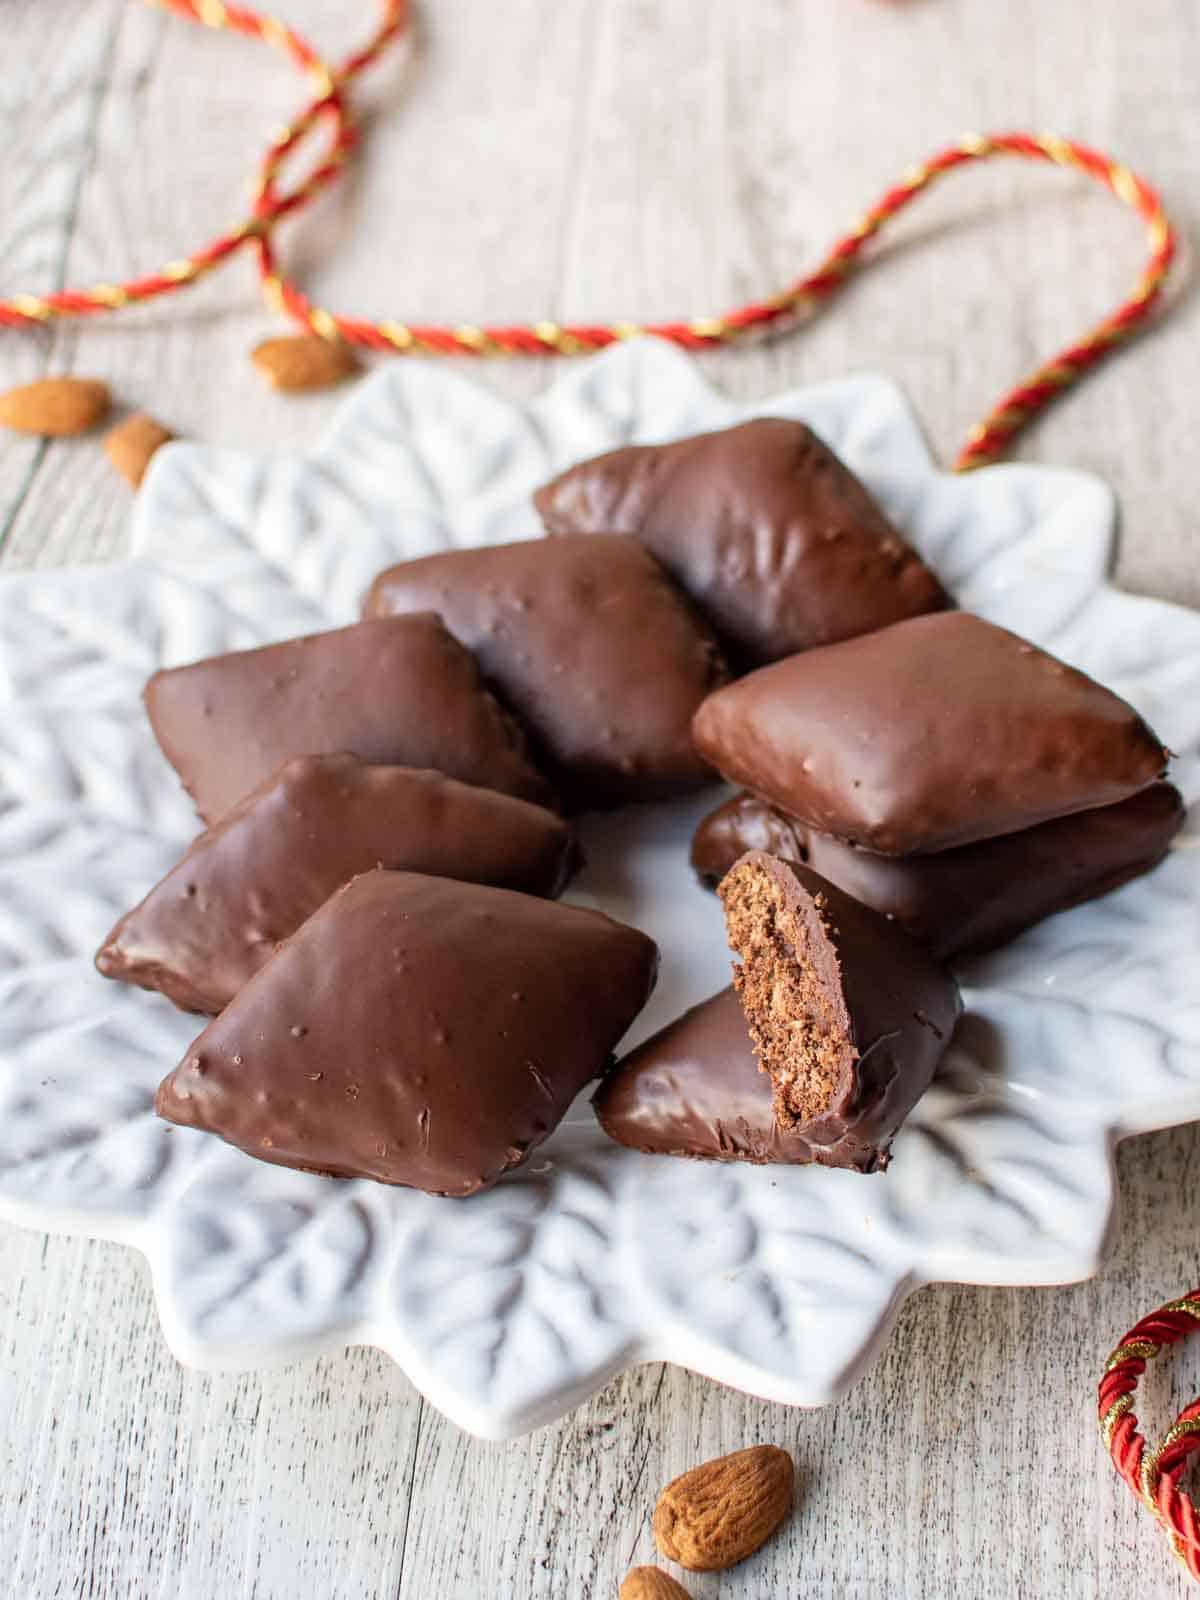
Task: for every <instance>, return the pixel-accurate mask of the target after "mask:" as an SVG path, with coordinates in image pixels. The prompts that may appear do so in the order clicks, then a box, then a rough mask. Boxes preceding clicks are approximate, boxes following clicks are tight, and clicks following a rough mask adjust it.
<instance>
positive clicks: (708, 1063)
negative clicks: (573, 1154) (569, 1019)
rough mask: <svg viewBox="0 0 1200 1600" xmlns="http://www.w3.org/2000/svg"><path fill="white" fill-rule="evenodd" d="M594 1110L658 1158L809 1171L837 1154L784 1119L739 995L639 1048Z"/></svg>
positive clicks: (705, 1006) (706, 1004) (704, 1008)
mask: <svg viewBox="0 0 1200 1600" xmlns="http://www.w3.org/2000/svg"><path fill="white" fill-rule="evenodd" d="M592 1103H593V1105H594V1106H595V1110H596V1116H597V1117H598V1118H599V1120H600V1126H601V1127H602V1128H603V1129H604V1131H605V1133H607V1134H608V1136H609V1138H610V1139H615V1140H616V1142H617V1143H618V1144H624V1145H628V1146H629V1147H630V1149H633V1150H643V1151H645V1152H646V1153H647V1154H648V1155H663V1156H694V1157H697V1158H701V1159H704V1160H708V1161H753V1162H756V1163H759V1164H761V1163H765V1162H775V1161H778V1162H786V1163H792V1164H794V1165H801V1166H803V1165H805V1164H807V1163H809V1162H812V1161H822V1160H826V1159H827V1158H828V1156H829V1154H830V1150H829V1147H823V1146H820V1145H812V1144H810V1143H809V1142H808V1140H807V1139H806V1138H805V1137H804V1135H803V1134H802V1133H797V1132H796V1131H795V1129H786V1130H785V1129H783V1128H781V1127H780V1126H779V1124H778V1123H777V1122H776V1120H775V1108H774V1104H773V1101H772V1090H771V1080H770V1078H769V1077H768V1076H767V1075H766V1073H765V1072H763V1070H762V1069H761V1068H760V1066H759V1064H758V1059H757V1057H756V1056H755V1054H754V1046H753V1045H752V1044H751V1042H750V1031H749V1028H748V1027H747V1025H746V1014H745V1012H744V1011H743V1010H742V1007H741V1002H740V1001H739V1000H738V997H737V995H736V994H735V993H734V991H733V990H732V989H723V990H722V991H721V993H720V994H716V995H713V997H712V999H711V1000H705V1001H703V1002H702V1004H700V1005H698V1006H693V1007H692V1009H691V1010H690V1011H685V1012H684V1014H683V1015H682V1016H681V1017H677V1018H676V1019H675V1021H674V1022H671V1023H668V1025H667V1026H666V1027H665V1028H663V1029H661V1030H660V1031H659V1032H658V1033H656V1034H654V1035H653V1037H652V1038H649V1039H647V1040H646V1041H645V1043H644V1044H640V1045H639V1046H638V1047H637V1049H636V1050H633V1051H631V1052H630V1054H629V1055H627V1056H626V1057H625V1058H624V1060H623V1061H621V1062H620V1063H619V1064H618V1065H617V1066H616V1067H615V1068H614V1069H613V1071H612V1072H610V1073H609V1074H608V1076H607V1077H606V1078H605V1079H604V1082H603V1083H602V1084H601V1085H600V1088H599V1089H598V1090H597V1091H596V1095H595V1097H594V1099H593V1102H592ZM832 1153H833V1154H834V1155H835V1156H836V1155H837V1153H838V1152H837V1150H836V1148H834V1149H833V1151H832ZM833 1164H834V1165H840V1164H841V1163H839V1162H836V1161H835V1162H834V1163H833Z"/></svg>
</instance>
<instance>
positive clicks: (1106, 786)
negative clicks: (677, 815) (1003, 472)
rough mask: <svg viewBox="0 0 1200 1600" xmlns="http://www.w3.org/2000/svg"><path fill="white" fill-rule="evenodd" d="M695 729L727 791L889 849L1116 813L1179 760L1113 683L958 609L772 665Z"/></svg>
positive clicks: (939, 845) (701, 714)
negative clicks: (1108, 810) (751, 795)
mask: <svg viewBox="0 0 1200 1600" xmlns="http://www.w3.org/2000/svg"><path fill="white" fill-rule="evenodd" d="M693 732H694V734H695V738H696V743H697V745H698V747H699V749H700V751H701V753H702V754H703V755H704V756H706V757H707V758H708V760H710V761H711V762H712V763H713V765H714V766H715V767H717V768H718V769H719V770H720V771H721V773H722V774H723V775H724V776H725V777H726V778H728V779H729V780H730V781H731V782H733V783H737V784H739V785H741V786H743V787H745V788H747V789H750V790H753V791H754V792H755V793H756V794H759V795H762V796H763V797H764V798H765V799H767V800H769V801H770V802H771V804H772V805H774V806H778V807H779V808H780V809H781V810H783V811H785V812H787V813H788V814H789V815H791V816H796V817H799V818H801V819H802V820H803V821H804V822H806V823H808V824H809V825H810V826H811V827H814V828H818V829H820V831H821V832H822V833H830V834H833V835H834V836H835V837H836V838H839V839H845V840H848V841H850V842H852V843H854V844H858V845H862V846H864V847H865V848H867V849H869V850H877V851H880V852H882V853H883V854H885V855H908V854H911V853H914V852H919V851H935V850H948V849H951V848H952V847H954V846H956V845H962V844H969V843H970V842H971V841H972V840H975V839H988V838H992V837H994V836H995V835H997V834H1003V833H1015V832H1017V831H1018V830H1019V829H1021V828H1028V827H1032V826H1033V825H1034V824H1036V823H1039V822H1044V821H1046V820H1047V819H1048V818H1050V817H1057V816H1065V815H1066V814H1068V813H1070V812H1074V811H1086V810H1090V809H1091V808H1092V807H1095V806H1104V805H1113V804H1116V802H1117V801H1120V800H1124V799H1126V798H1127V797H1128V796H1129V795H1131V794H1136V793H1137V791H1138V790H1139V789H1144V788H1146V787H1147V786H1148V785H1149V784H1151V783H1153V782H1154V781H1155V780H1156V779H1158V778H1161V777H1162V775H1163V773H1164V772H1165V770H1166V765H1167V761H1168V759H1169V755H1170V752H1169V751H1167V750H1166V749H1164V748H1163V745H1162V742H1161V741H1160V740H1159V739H1158V738H1157V737H1156V736H1155V734H1154V733H1153V732H1152V731H1151V729H1150V728H1148V727H1147V726H1146V724H1145V723H1144V722H1143V721H1142V719H1141V717H1139V716H1138V714H1137V712H1136V711H1134V710H1133V708H1132V707H1131V706H1129V705H1127V704H1126V703H1125V701H1124V700H1121V699H1120V698H1119V697H1118V696H1117V695H1115V694H1113V693H1112V692H1111V691H1110V690H1108V689H1105V688H1102V687H1101V685H1100V684H1098V683H1096V682H1095V681H1094V680H1093V679H1091V678H1089V677H1087V676H1086V675H1085V674H1084V673H1082V672H1078V671H1076V670H1075V669H1074V668H1073V667H1068V666H1066V665H1065V664H1064V663H1063V662H1061V661H1058V660H1056V659H1055V657H1054V656H1051V655H1048V654H1047V653H1046V652H1045V651H1044V650H1039V649H1038V647H1037V646H1036V645H1032V644H1029V643H1028V642H1027V641H1026V640H1024V639H1020V638H1018V637H1017V636H1016V634H1013V633H1009V632H1008V631H1007V630H1006V629H1004V628H997V627H995V626H994V625H993V624H991V623H989V622H984V621H983V620H982V619H981V618H980V617H976V616H972V615H971V614H970V613H968V612H962V611H948V612H943V613H941V614H939V615H937V616H930V617H915V618H913V620H911V621H909V622H899V623H896V625H895V626H894V627H891V628H885V629H882V630H881V631H880V632H878V633H871V634H866V635H864V636H863V637H862V638H859V639H850V640H847V641H846V642H845V643H843V644H835V645H830V646H828V648H826V649H824V650H810V651H807V652H805V654H803V655H799V656H791V657H789V658H788V660H786V661H780V662H777V663H776V664H775V665H774V666H770V667H763V668H762V669H761V670H760V671H758V672H754V673H751V674H750V676H749V677H748V678H743V679H741V681H740V682H738V683H733V684H730V685H729V686H728V687H726V688H724V689H720V690H718V691H717V693H716V694H714V695H711V696H710V697H709V698H708V699H707V700H706V701H705V702H704V704H703V705H702V706H701V707H700V710H699V711H698V712H697V714H696V720H695V722H694V724H693Z"/></svg>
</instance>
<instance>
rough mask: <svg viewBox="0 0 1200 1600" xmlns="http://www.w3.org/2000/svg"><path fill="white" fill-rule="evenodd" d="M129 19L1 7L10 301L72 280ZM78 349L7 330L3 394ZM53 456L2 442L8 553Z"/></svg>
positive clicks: (14, 441)
mask: <svg viewBox="0 0 1200 1600" xmlns="http://www.w3.org/2000/svg"><path fill="white" fill-rule="evenodd" d="M119 22H120V8H119V5H118V4H117V3H116V0H101V3H99V4H95V5H92V6H91V7H88V6H86V5H84V4H82V3H78V0H74V3H73V0H66V3H64V4H62V5H59V6H55V7H52V8H47V7H44V6H42V7H33V6H22V5H19V4H13V3H11V0H9V3H8V4H5V5H3V6H2V7H0V37H2V38H3V41H4V61H5V63H6V70H5V71H4V73H3V74H2V75H0V127H3V128H4V130H5V134H6V139H5V144H6V159H5V161H4V162H3V164H2V165H0V295H11V294H14V293H18V292H34V293H36V292H48V291H51V290H55V289H61V288H62V287H63V286H64V284H65V282H66V275H67V271H68V258H69V254H70V245H71V240H72V237H73V235H74V232H75V228H76V226H77V224H78V215H79V206H80V198H81V193H82V188H83V185H84V181H85V178H86V176H87V173H88V171H89V169H90V164H91V161H92V156H93V150H94V143H95V132H96V125H97V122H98V119H99V117H100V114H101V108H102V105H103V101H104V97H105V95H106V93H107V90H108V86H109V72H110V68H111V62H112V57H113V53H114V50H115V47H116V41H117V35H118V28H119ZM17 63H19V69H18V70H13V68H14V66H15V65H16V64H17ZM74 343H75V335H74V332H72V333H71V335H70V336H69V338H67V339H65V340H62V339H60V340H56V339H55V338H54V336H53V335H51V334H49V333H48V332H46V331H44V330H40V329H38V330H30V331H28V332H21V333H6V334H5V336H4V338H3V340H2V341H0V351H2V354H0V388H7V387H8V386H9V385H11V384H15V383H27V382H29V381H30V380H31V379H33V378H37V377H41V376H43V375H44V374H46V373H47V372H48V371H64V370H69V369H70V367H71V364H72V361H71V358H72V352H73V349H74ZM49 449H50V447H49V446H48V445H47V444H45V443H43V442H42V441H40V440H36V439H26V438H19V437H17V436H14V435H11V434H9V435H6V436H5V437H4V439H3V440H2V441H0V547H2V545H3V542H4V539H5V536H6V534H7V533H8V532H9V531H10V529H11V526H12V524H13V522H14V521H15V520H16V518H17V516H18V514H19V512H20V508H21V505H22V503H23V501H24V499H25V498H26V496H27V495H28V493H29V491H30V488H31V486H32V484H33V482H34V481H35V479H36V477H37V474H38V473H39V471H40V470H41V467H42V466H43V465H44V463H45V460H46V457H47V455H48V454H49Z"/></svg>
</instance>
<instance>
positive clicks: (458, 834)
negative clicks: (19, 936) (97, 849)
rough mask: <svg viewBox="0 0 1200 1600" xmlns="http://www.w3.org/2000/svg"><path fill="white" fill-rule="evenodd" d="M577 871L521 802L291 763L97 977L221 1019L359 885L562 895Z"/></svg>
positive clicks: (383, 773) (205, 844) (103, 956)
mask: <svg viewBox="0 0 1200 1600" xmlns="http://www.w3.org/2000/svg"><path fill="white" fill-rule="evenodd" d="M580 859H581V858H580V853H579V847H578V844H577V842H576V839H575V835H574V831H573V829H572V828H571V827H570V825H569V824H568V823H566V822H564V821H563V819H562V818H561V817H558V816H556V815H555V814H554V813H553V812H552V811H547V810H546V809H545V808H544V807H542V806H535V805H531V804H530V803H529V802H528V801H526V800H517V799H515V798H514V797H513V796H511V795H506V794H499V793H497V792H496V791H495V790H493V789H477V788H474V787H472V786H471V785H469V784H465V783H459V782H458V781H457V780H456V779H454V778H447V777H444V776H443V775H442V774H441V773H439V772H428V771H421V770H418V769H417V768H413V767H372V766H367V765H366V764H365V763H364V762H361V761H359V760H357V759H356V758H355V757H354V756H346V755H334V756H297V757H296V758H295V759H294V760H292V761H288V762H286V763H285V764H284V765H283V766H282V767H281V768H280V769H279V770H278V771H277V772H275V773H274V774H272V776H271V777H270V778H268V779H267V781H266V782H265V783H263V784H260V785H259V787H258V788H257V789H255V790H252V791H251V793H250V794H248V795H247V796H246V797H245V798H244V799H242V800H240V801H239V802H238V803H237V805H236V806H234V808H233V809H232V811H227V812H226V814H225V815H224V817H222V818H221V820H220V822H218V823H216V824H214V826H213V827H211V828H209V829H208V830H207V831H206V832H205V833H202V834H201V835H200V837H199V838H198V839H197V840H196V841H195V842H194V843H193V845H192V847H191V849H190V850H189V851H188V852H187V854H186V855H185V856H184V857H183V859H182V860H181V861H180V862H179V864H178V865H177V866H175V867H173V868H172V869H171V871H170V872H169V873H168V874H167V876H166V877H165V878H164V879H163V880H162V882H161V883H159V884H157V885H156V886H155V887H154V888H153V889H151V891H150V893H149V894H148V895H147V896H146V898H145V899H144V900H143V901H142V902H141V904H140V905H138V906H136V907H135V908H134V909H133V910H132V911H130V912H128V913H127V914H126V915H125V916H124V917H122V918H121V920H120V922H118V923H117V925H116V927H115V928H114V929H113V930H112V932H111V933H110V934H109V936H108V938H107V939H106V940H105V941H104V944H103V945H102V946H101V948H100V951H99V953H98V954H97V956H96V965H97V966H98V967H99V969H100V971H101V972H102V973H104V975H105V976H106V977H109V978H119V979H122V980H124V981H125V982H127V983H136V984H140V985H141V987H142V988H144V989H158V990H161V992H162V993H163V994H165V995H166V996H167V997H168V999H170V1000H173V1001H174V1002H175V1004H176V1005H177V1006H180V1007H181V1008H182V1009H183V1010H185V1011H206V1012H211V1013H215V1012H218V1011H220V1010H221V1009H222V1008H223V1007H224V1006H226V1005H228V1004H229V1002H230V1001H231V1000H232V999H233V997H234V995H235V994H237V992H238V990H239V989H241V988H242V987H243V986H244V985H245V984H246V983H247V982H249V980H250V979H251V978H252V977H253V976H254V974H255V973H256V972H257V971H258V969H259V968H260V967H262V966H264V965H265V964H266V962H267V961H268V960H269V959H270V957H271V956H272V954H273V953H274V951H275V949H276V947H277V946H278V945H279V944H280V943H282V941H283V940H284V939H286V938H287V937H288V935H289V934H291V933H294V932H295V931H296V929H297V928H298V927H299V926H300V924H301V923H302V922H303V921H304V920H305V918H306V917H310V916H311V915H312V914H313V912H314V911H316V910H318V909H319V908H320V907H321V906H322V905H324V903H325V901H326V900H328V898H329V896H330V895H331V894H333V893H334V892H335V891H336V890H337V889H340V888H341V887H342V885H343V884H345V883H348V882H349V881H350V879H351V878H353V877H354V876H355V875H356V874H357V873H360V872H367V871H369V870H370V869H371V868H372V867H380V866H382V867H390V868H393V869H402V870H405V871H410V872H423V873H428V874H432V875H434V876H437V877H445V878H458V879H463V880H465V881H467V882H472V883H487V884H493V885H495V886H496V887H497V888H503V889H519V890H522V891H524V892H525V893H527V894H537V895H556V894H558V893H559V892H560V891H561V890H562V889H563V888H564V887H565V885H566V883H567V881H568V879H569V878H570V876H571V874H572V873H573V872H574V871H575V869H576V867H577V866H578V865H579V862H580Z"/></svg>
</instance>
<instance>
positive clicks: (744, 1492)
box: [654, 1444, 795, 1572]
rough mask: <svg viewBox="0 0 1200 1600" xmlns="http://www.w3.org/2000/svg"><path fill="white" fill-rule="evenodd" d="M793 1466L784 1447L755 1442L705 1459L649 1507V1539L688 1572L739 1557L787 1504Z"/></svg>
mask: <svg viewBox="0 0 1200 1600" xmlns="http://www.w3.org/2000/svg"><path fill="white" fill-rule="evenodd" d="M794 1482H795V1468H794V1467H793V1466H792V1458H791V1456H790V1455H788V1453H787V1451H786V1450H779V1449H777V1448H776V1447H775V1445H771V1444H759V1445H754V1446H753V1447H752V1448H751V1449H749V1450H737V1451H735V1452H734V1454H733V1455H730V1456H720V1457H719V1458H718V1459H717V1460H716V1461H706V1462H705V1464H704V1465H703V1466H702V1467H694V1468H693V1469H692V1471H691V1472H685V1473H684V1474H683V1476H682V1477H679V1478H675V1479H674V1480H673V1481H672V1482H671V1483H669V1484H668V1485H667V1487H666V1488H665V1489H664V1490H663V1492H662V1493H661V1494H660V1495H659V1497H658V1504H657V1505H656V1506H655V1508H654V1542H655V1544H657V1546H658V1548H659V1549H660V1550H661V1551H662V1553H663V1555H664V1556H667V1557H668V1558H669V1559H670V1560H671V1561H678V1562H679V1564H680V1566H682V1567H688V1568H690V1570H691V1571H693V1572H720V1571H721V1570H722V1569H724V1568H725V1567H732V1566H733V1565H734V1564H735V1562H738V1561H744V1560H745V1558H746V1557H747V1556H748V1555H752V1554H753V1552H754V1551H755V1550H757V1549H758V1547H759V1545H760V1544H763V1543H764V1542H765V1541H766V1540H767V1539H769V1538H770V1536H771V1535H772V1534H773V1533H774V1532H775V1530H776V1528H777V1527H778V1526H779V1524H780V1523H781V1522H782V1521H783V1519H784V1518H785V1517H786V1516H787V1514H788V1512H789V1511H790V1509H791V1505H792V1489H793V1485H794Z"/></svg>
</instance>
